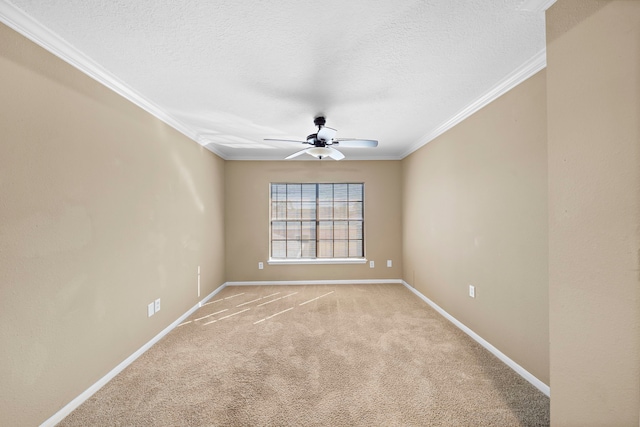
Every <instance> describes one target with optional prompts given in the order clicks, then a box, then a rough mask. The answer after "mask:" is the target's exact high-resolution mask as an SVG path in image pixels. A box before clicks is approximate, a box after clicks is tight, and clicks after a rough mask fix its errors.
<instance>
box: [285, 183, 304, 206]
mask: <svg viewBox="0 0 640 427" xmlns="http://www.w3.org/2000/svg"><path fill="white" fill-rule="evenodd" d="M287 200H288V201H290V202H291V201H300V200H302V184H287Z"/></svg>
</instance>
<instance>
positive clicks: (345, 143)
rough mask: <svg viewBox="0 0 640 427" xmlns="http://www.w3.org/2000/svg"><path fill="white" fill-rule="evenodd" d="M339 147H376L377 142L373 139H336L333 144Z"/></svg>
mask: <svg viewBox="0 0 640 427" xmlns="http://www.w3.org/2000/svg"><path fill="white" fill-rule="evenodd" d="M333 143H334V144H337V145H338V146H340V147H377V146H378V141H375V140H373V139H353V138H338V139H336V140H335V141H334V142H333Z"/></svg>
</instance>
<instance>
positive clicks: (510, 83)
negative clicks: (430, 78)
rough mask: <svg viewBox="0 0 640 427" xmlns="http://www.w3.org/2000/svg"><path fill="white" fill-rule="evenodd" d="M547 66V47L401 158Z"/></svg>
mask: <svg viewBox="0 0 640 427" xmlns="http://www.w3.org/2000/svg"><path fill="white" fill-rule="evenodd" d="M546 66H547V51H546V49H543V50H541V51H540V52H538V53H537V54H536V55H535V56H534V57H533V58H531V59H529V60H528V61H527V62H525V63H524V64H522V65H521V66H520V67H519V68H517V69H516V70H515V71H513V72H512V73H510V74H508V75H507V76H506V77H505V78H504V79H502V80H501V81H500V82H498V83H497V84H496V85H495V86H493V87H492V88H491V89H489V90H488V91H487V92H486V93H485V94H484V95H482V96H481V97H480V98H478V99H477V100H475V101H474V102H472V103H471V104H469V105H467V106H466V107H465V108H463V109H462V110H461V111H460V112H459V113H458V114H456V115H455V116H453V117H452V118H450V119H449V120H447V121H446V122H444V123H443V124H441V125H440V126H438V127H437V128H436V129H434V130H433V131H431V132H429V133H427V134H426V135H424V136H423V137H422V138H420V139H419V140H418V142H416V143H415V144H413V145H412V146H411V147H409V149H408V150H407V151H405V152H404V153H402V155H401V156H400V158H401V159H404V158H405V157H407V156H408V155H409V154H411V153H413V152H414V151H416V150H418V149H419V148H421V147H422V146H424V145H426V144H427V143H429V142H430V141H433V140H434V139H435V138H437V137H438V136H440V135H442V134H443V133H445V132H446V131H448V130H449V129H451V128H452V127H454V126H455V125H457V124H458V123H460V122H462V121H463V120H464V119H466V118H467V117H469V116H471V115H472V114H473V113H475V112H477V111H478V110H480V109H482V108H484V107H485V106H487V105H488V104H490V103H491V102H493V101H494V100H496V99H497V98H499V97H500V96H502V95H504V94H505V93H507V92H509V91H510V90H511V89H513V88H514V87H516V86H518V85H519V84H520V83H522V82H524V81H525V80H527V79H528V78H529V77H531V76H533V75H534V74H535V73H537V72H538V71H540V70H542V69H543V68H545V67H546Z"/></svg>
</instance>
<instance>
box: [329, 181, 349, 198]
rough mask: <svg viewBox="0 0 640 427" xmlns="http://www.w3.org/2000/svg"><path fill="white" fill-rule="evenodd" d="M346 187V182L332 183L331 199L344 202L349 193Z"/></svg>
mask: <svg viewBox="0 0 640 427" xmlns="http://www.w3.org/2000/svg"><path fill="white" fill-rule="evenodd" d="M347 189H348V186H347V184H333V199H334V200H338V201H345V202H346V201H347V200H348V197H347V196H348V194H349V193H348V190H347Z"/></svg>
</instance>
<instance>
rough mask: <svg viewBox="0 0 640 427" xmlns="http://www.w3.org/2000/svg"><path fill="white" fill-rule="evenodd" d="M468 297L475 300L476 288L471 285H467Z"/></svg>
mask: <svg viewBox="0 0 640 427" xmlns="http://www.w3.org/2000/svg"><path fill="white" fill-rule="evenodd" d="M469 296H470V297H471V298H475V297H476V287H475V286H473V285H469Z"/></svg>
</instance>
